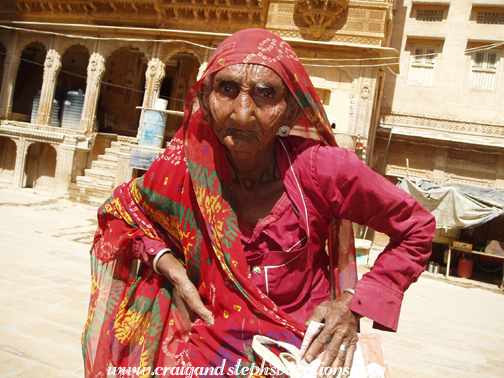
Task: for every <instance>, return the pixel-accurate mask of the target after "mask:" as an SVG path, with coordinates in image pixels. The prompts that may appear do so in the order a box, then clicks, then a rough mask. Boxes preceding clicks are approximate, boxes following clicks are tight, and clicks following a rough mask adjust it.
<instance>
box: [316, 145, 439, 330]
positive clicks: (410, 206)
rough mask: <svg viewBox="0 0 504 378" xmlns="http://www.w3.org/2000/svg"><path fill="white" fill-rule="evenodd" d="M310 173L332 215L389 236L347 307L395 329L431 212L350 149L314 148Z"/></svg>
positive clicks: (420, 263) (420, 267) (422, 254)
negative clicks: (314, 152)
mask: <svg viewBox="0 0 504 378" xmlns="http://www.w3.org/2000/svg"><path fill="white" fill-rule="evenodd" d="M313 175H314V179H315V181H316V182H317V183H318V185H319V186H320V189H321V191H322V194H323V195H324V197H325V199H326V200H327V202H328V203H329V204H330V207H331V210H332V212H333V214H334V216H336V217H340V218H345V219H349V220H351V221H352V222H355V223H358V224H361V225H365V226H368V227H370V228H372V229H373V230H376V231H378V232H382V233H384V234H386V235H388V236H389V237H390V243H389V244H388V245H387V247H386V248H385V249H384V251H383V252H382V253H381V254H380V255H379V257H378V258H377V260H376V262H375V264H374V266H373V267H372V268H371V271H370V272H368V273H366V274H364V276H363V277H362V279H361V280H360V281H359V282H358V283H357V287H356V288H355V294H354V297H353V299H352V303H351V306H350V308H351V310H352V311H354V312H356V313H358V314H360V315H362V316H365V317H368V318H370V319H372V320H374V322H375V325H374V326H375V328H380V329H386V330H391V331H396V330H397V325H398V321H399V313H400V309H401V303H402V298H403V293H404V292H405V291H406V289H407V288H408V287H409V285H410V284H411V283H413V282H415V281H416V280H417V279H418V277H419V276H420V274H421V273H422V272H423V271H424V270H425V267H426V266H427V263H428V260H429V256H430V253H431V244H432V243H431V241H432V238H433V237H434V235H435V220H434V217H433V215H432V214H431V213H430V212H429V211H428V210H427V209H425V208H424V207H423V206H422V205H421V204H419V203H418V202H417V201H416V200H415V199H414V198H413V197H412V196H410V195H409V194H408V193H406V192H405V191H403V190H402V189H399V188H398V187H396V186H395V185H393V184H392V183H390V182H389V181H388V180H387V179H385V178H384V177H382V176H380V175H379V174H377V173H376V172H374V171H373V170H371V168H369V167H368V166H367V165H366V164H364V163H362V162H361V161H360V160H359V158H358V157H357V156H356V155H355V154H354V153H353V152H351V151H348V150H345V149H343V148H334V147H320V148H319V151H318V154H317V156H316V158H315V159H314V168H313Z"/></svg>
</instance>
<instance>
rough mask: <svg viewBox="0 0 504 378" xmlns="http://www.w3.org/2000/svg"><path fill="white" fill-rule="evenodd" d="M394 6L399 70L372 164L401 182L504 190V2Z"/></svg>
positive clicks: (413, 0) (404, 2)
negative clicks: (403, 178) (463, 185)
mask: <svg viewBox="0 0 504 378" xmlns="http://www.w3.org/2000/svg"><path fill="white" fill-rule="evenodd" d="M490 3H491V4H490ZM489 4H490V5H489ZM499 4H500V5H499ZM394 13H395V16H394V29H393V32H392V40H391V47H393V48H395V49H397V50H398V51H399V52H400V56H401V59H400V69H399V71H400V74H397V75H395V74H391V75H387V79H386V81H385V89H384V99H383V101H382V103H381V114H380V122H379V127H378V129H377V134H376V138H377V139H376V144H375V146H374V150H373V158H372V161H371V162H370V165H371V166H372V167H373V168H374V169H375V170H376V171H378V172H381V173H382V174H384V175H386V176H387V177H389V178H390V179H391V180H393V181H394V182H395V181H396V180H395V178H402V177H405V176H409V177H410V178H411V179H423V180H427V181H430V182H432V183H434V184H438V185H446V184H469V185H473V186H479V187H484V188H488V189H497V190H504V85H503V84H504V65H503V64H502V57H503V56H504V54H503V52H504V2H503V1H490V2H489V1H486V0H456V1H455V0H451V1H445V0H442V1H435V0H434V1H433V0H428V1H426V0H398V1H396V5H395V9H394Z"/></svg>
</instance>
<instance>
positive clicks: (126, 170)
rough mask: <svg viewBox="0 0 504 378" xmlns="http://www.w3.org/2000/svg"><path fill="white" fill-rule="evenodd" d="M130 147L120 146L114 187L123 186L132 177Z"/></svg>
mask: <svg viewBox="0 0 504 378" xmlns="http://www.w3.org/2000/svg"><path fill="white" fill-rule="evenodd" d="M131 147H132V146H131V145H129V144H121V146H120V147H119V153H118V154H117V170H116V177H115V185H114V186H115V187H117V186H119V185H121V184H124V183H125V182H127V181H129V180H131V179H132V177H133V168H131V167H130V159H131Z"/></svg>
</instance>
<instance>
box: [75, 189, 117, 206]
mask: <svg viewBox="0 0 504 378" xmlns="http://www.w3.org/2000/svg"><path fill="white" fill-rule="evenodd" d="M110 195H111V192H109V191H105V190H97V189H90V188H84V187H79V184H71V185H70V187H69V190H68V196H69V198H70V200H72V201H78V202H85V203H89V204H91V205H93V206H97V207H99V206H101V205H102V204H103V202H105V200H106V199H107V198H108V197H110Z"/></svg>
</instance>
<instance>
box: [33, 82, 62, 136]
mask: <svg viewBox="0 0 504 378" xmlns="http://www.w3.org/2000/svg"><path fill="white" fill-rule="evenodd" d="M39 104H40V91H37V93H35V98H34V99H33V106H32V112H31V119H30V123H37V114H38V109H39ZM59 112H60V104H59V101H58V100H56V99H54V100H53V110H52V114H51V126H54V127H60V120H59Z"/></svg>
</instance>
